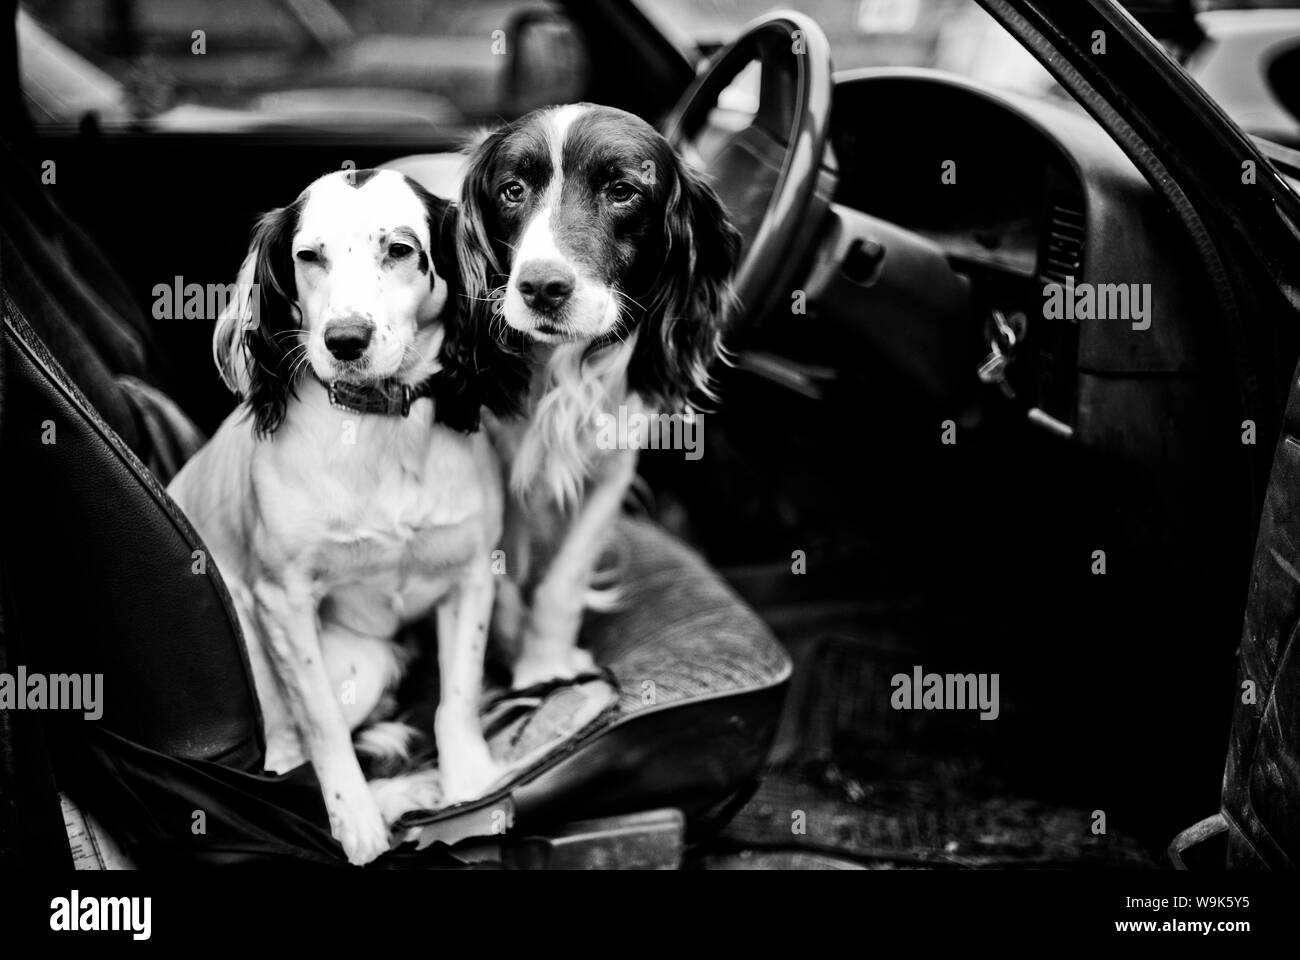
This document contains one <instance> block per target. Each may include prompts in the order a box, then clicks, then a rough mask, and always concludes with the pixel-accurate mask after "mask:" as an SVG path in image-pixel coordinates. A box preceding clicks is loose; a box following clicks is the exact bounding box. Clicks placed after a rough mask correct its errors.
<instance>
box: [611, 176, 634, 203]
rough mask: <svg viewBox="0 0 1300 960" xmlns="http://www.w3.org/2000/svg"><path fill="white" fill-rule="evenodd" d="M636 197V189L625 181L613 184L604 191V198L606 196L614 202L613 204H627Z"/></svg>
mask: <svg viewBox="0 0 1300 960" xmlns="http://www.w3.org/2000/svg"><path fill="white" fill-rule="evenodd" d="M636 195H637V189H636V187H634V186H632V184H630V183H628V182H627V181H626V180H620V181H618V183H615V184H613V185H612V186H611V187H610V188H609V190H607V191H606V196H608V197H609V199H610V200H612V201H614V203H627V202H628V201H629V200H631V199H632V198H633V197H635V196H636Z"/></svg>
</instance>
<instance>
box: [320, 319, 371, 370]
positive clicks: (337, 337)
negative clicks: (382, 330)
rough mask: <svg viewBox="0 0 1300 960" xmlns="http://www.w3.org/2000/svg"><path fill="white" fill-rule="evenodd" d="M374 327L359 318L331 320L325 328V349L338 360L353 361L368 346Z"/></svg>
mask: <svg viewBox="0 0 1300 960" xmlns="http://www.w3.org/2000/svg"><path fill="white" fill-rule="evenodd" d="M374 332H375V328H374V325H373V324H372V323H370V322H369V321H368V320H363V319H361V318H360V317H348V318H347V319H346V320H331V321H330V323H329V326H327V327H326V328H325V348H326V349H327V350H329V352H330V353H332V354H334V356H335V357H336V358H338V359H339V360H355V359H356V358H357V357H359V356H361V354H362V351H364V350H365V349H366V347H368V346H369V345H370V337H371V335H372V334H373V333H374Z"/></svg>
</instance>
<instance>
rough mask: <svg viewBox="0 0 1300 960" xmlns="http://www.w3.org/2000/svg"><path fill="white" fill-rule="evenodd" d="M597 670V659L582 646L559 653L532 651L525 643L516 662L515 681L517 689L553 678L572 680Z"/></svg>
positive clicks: (546, 681)
mask: <svg viewBox="0 0 1300 960" xmlns="http://www.w3.org/2000/svg"><path fill="white" fill-rule="evenodd" d="M595 672H596V661H595V660H593V659H592V658H591V654H590V653H588V652H587V651H586V650H583V649H582V648H581V647H569V648H568V649H567V650H563V651H560V652H558V653H544V654H538V653H530V652H529V644H528V643H527V641H525V643H524V652H523V654H522V655H521V656H520V657H519V660H518V661H517V662H516V663H515V669H514V673H513V683H514V688H515V689H516V690H522V689H523V688H524V687H531V686H533V685H535V684H539V683H548V682H550V681H552V680H572V679H573V678H574V677H579V676H582V675H583V674H586V673H595Z"/></svg>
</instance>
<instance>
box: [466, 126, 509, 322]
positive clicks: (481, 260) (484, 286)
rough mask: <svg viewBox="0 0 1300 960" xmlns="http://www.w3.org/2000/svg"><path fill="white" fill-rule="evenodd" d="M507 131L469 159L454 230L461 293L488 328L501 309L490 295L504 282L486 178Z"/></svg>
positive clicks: (482, 143) (489, 138) (485, 139)
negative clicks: (493, 236) (494, 237)
mask: <svg viewBox="0 0 1300 960" xmlns="http://www.w3.org/2000/svg"><path fill="white" fill-rule="evenodd" d="M508 133H509V128H506V127H502V128H501V129H500V130H497V131H495V132H494V133H489V134H486V135H485V136H482V137H481V138H480V139H479V141H478V143H477V145H475V146H474V147H473V149H472V150H471V151H470V155H469V165H468V167H466V169H465V179H464V180H463V181H462V183H461V187H460V205H459V216H458V217H457V226H456V257H457V259H458V260H459V262H460V280H461V293H462V297H463V298H464V299H465V301H466V308H467V311H468V312H469V313H470V314H471V315H472V316H473V317H474V319H475V321H476V322H482V323H483V325H484V326H487V325H489V324H490V323H491V322H492V320H493V319H494V318H495V316H496V311H497V309H498V308H499V307H500V303H498V302H497V301H496V300H495V299H493V297H492V291H493V290H494V289H495V288H496V287H497V286H498V285H499V283H501V282H503V277H504V276H505V274H506V268H505V264H504V263H503V261H502V258H501V257H500V256H499V255H498V252H497V248H496V244H494V243H493V241H492V232H493V229H494V227H495V220H496V218H495V217H494V215H493V213H492V207H491V204H492V184H491V183H489V182H488V178H489V177H490V176H491V175H492V168H493V166H494V165H495V164H496V159H497V152H498V151H499V150H500V149H501V145H502V144H503V143H504V142H505V139H506V135H507V134H508Z"/></svg>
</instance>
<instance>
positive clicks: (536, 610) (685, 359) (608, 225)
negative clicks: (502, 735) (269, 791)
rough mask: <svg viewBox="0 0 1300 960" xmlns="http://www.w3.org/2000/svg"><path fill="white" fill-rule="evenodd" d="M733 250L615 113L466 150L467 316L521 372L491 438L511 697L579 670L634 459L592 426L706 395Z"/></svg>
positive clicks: (676, 177) (527, 121) (512, 130)
mask: <svg viewBox="0 0 1300 960" xmlns="http://www.w3.org/2000/svg"><path fill="white" fill-rule="evenodd" d="M739 246H740V237H739V234H738V233H737V232H736V230H735V229H734V228H733V227H732V225H731V223H730V221H729V220H728V218H727V214H726V211H725V210H724V209H723V207H722V205H721V203H720V202H719V200H718V197H717V195H716V194H715V193H714V191H713V189H712V188H711V187H710V186H709V185H708V183H707V182H706V181H705V180H704V178H703V177H702V176H701V175H700V174H698V173H697V172H695V171H694V170H692V169H691V168H690V167H689V166H687V165H686V164H685V163H684V162H683V161H682V160H681V158H679V157H678V156H677V155H676V153H675V152H674V151H673V150H672V148H671V147H670V146H669V144H668V143H667V141H666V140H664V138H663V137H662V136H660V135H659V134H658V133H657V132H655V130H654V129H653V128H652V127H651V126H650V125H649V124H647V123H646V122H645V121H643V120H641V119H639V118H638V117H635V116H633V115H632V114H629V113H626V112H624V111H622V110H617V109H614V108H612V107H603V106H596V105H592V104H576V105H571V106H564V107H554V108H549V109H546V110H540V111H537V112H534V113H531V114H529V115H528V116H526V117H524V118H523V119H521V120H519V121H518V122H516V123H514V124H512V125H510V126H509V127H506V128H504V129H501V130H498V131H496V132H495V133H492V134H490V135H489V136H487V137H486V138H485V139H484V140H483V141H482V142H481V143H480V144H479V145H478V147H477V148H476V149H475V150H474V152H473V155H472V157H471V160H470V163H469V167H468V170H467V173H466V178H465V182H464V185H463V188H462V193H461V217H460V221H459V244H458V250H457V253H458V256H459V258H460V264H461V279H462V283H463V284H464V287H465V294H466V297H467V302H468V303H469V304H470V309H471V310H472V311H473V312H474V314H475V316H476V323H477V325H480V326H483V325H486V327H487V328H488V329H490V330H491V331H492V332H493V334H494V335H495V336H496V337H497V339H499V340H500V341H501V342H503V343H506V344H515V345H522V346H523V348H524V349H525V350H526V352H527V354H528V356H529V362H530V366H531V375H530V380H531V387H530V390H529V396H528V401H527V410H526V413H525V415H524V416H523V417H518V418H509V419H504V420H501V421H493V422H492V424H491V426H492V433H493V438H494V440H495V441H496V442H497V445H498V449H499V451H500V453H501V455H502V457H503V459H504V461H505V462H506V464H507V466H508V469H509V476H510V488H511V491H512V494H513V495H514V500H515V508H516V509H515V511H514V518H515V519H514V522H512V520H511V515H510V513H509V512H508V515H507V534H506V540H505V542H506V544H507V551H508V554H509V556H510V558H511V560H512V561H513V568H512V569H511V570H510V574H511V581H512V583H513V585H514V587H515V588H517V590H516V592H515V594H514V595H513V600H512V594H510V593H509V592H504V593H503V594H502V596H501V600H500V601H499V604H498V617H497V629H498V633H501V634H504V635H505V636H504V639H506V641H507V642H508V643H509V642H510V640H511V635H513V636H514V638H516V639H518V640H519V641H520V642H521V646H520V649H519V653H518V660H517V662H516V665H515V673H514V678H515V683H516V686H523V685H529V684H533V683H539V682H543V681H547V680H550V679H554V678H556V677H560V678H564V677H573V676H574V675H576V674H579V673H583V672H586V671H587V670H589V669H591V667H592V666H593V665H592V663H591V660H590V658H589V657H588V656H587V655H586V654H585V653H584V652H582V651H580V650H578V648H577V646H576V637H577V630H578V625H579V623H580V620H581V614H582V610H583V607H584V603H587V602H589V601H590V600H591V593H590V591H589V589H588V588H589V587H590V585H591V579H592V573H593V569H594V566H595V564H596V561H597V559H598V557H599V555H600V553H601V551H602V549H603V547H604V545H605V543H606V540H607V537H608V534H609V532H610V528H611V526H612V524H613V522H614V520H615V518H616V516H617V513H618V510H619V507H620V504H621V502H622V499H623V496H624V494H625V492H626V489H627V487H628V485H629V484H630V483H631V481H632V479H633V477H634V475H635V470H636V453H635V450H634V449H612V450H611V449H604V448H602V447H601V446H600V445H599V444H598V443H597V420H598V418H600V417H601V416H602V415H607V416H617V415H618V413H619V409H618V408H619V407H624V408H626V410H631V411H634V412H644V411H649V412H652V413H654V414H659V413H665V414H671V413H679V412H680V411H682V410H683V408H684V407H685V406H686V405H687V404H688V403H690V402H691V401H692V400H696V401H698V400H699V399H700V398H711V397H712V391H711V390H710V380H709V367H710V366H711V364H712V363H713V362H714V361H715V360H717V359H718V358H719V357H720V356H721V354H722V341H721V337H722V332H723V329H724V326H725V324H726V322H727V320H728V318H729V315H730V313H731V312H732V309H733V301H734V296H733V294H732V290H731V286H730V279H731V275H732V272H733V270H734V268H735V265H736V258H737V256H738V251H739ZM626 410H625V412H626Z"/></svg>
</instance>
